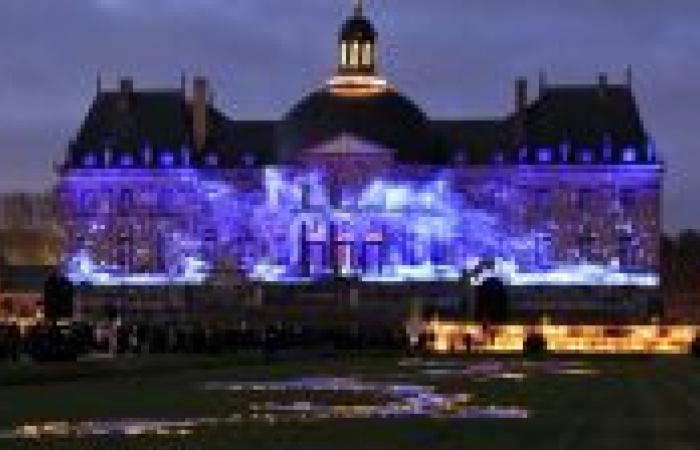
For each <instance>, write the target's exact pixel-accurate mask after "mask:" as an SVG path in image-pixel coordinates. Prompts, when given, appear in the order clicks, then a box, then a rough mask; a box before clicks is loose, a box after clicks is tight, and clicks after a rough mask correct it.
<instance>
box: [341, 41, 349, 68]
mask: <svg viewBox="0 0 700 450" xmlns="http://www.w3.org/2000/svg"><path fill="white" fill-rule="evenodd" d="M340 65H342V66H347V65H348V44H346V43H345V42H343V43H342V44H341V45H340Z"/></svg>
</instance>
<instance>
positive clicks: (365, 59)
mask: <svg viewBox="0 0 700 450" xmlns="http://www.w3.org/2000/svg"><path fill="white" fill-rule="evenodd" d="M372 59H373V55H372V43H371V42H365V45H364V47H363V49H362V64H363V65H365V66H371V65H372Z"/></svg>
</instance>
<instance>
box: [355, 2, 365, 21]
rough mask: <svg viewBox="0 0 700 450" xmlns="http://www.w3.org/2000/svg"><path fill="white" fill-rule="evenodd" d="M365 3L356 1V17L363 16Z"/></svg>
mask: <svg viewBox="0 0 700 450" xmlns="http://www.w3.org/2000/svg"><path fill="white" fill-rule="evenodd" d="M363 6H364V5H363V3H362V0H355V15H356V16H358V17H359V16H362V15H364V14H363V9H364V8H363Z"/></svg>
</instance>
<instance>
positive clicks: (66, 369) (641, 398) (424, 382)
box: [0, 356, 700, 450]
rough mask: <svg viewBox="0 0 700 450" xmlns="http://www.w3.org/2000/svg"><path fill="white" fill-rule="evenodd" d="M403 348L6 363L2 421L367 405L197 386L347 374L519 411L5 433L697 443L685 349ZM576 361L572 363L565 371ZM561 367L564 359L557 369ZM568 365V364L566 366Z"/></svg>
mask: <svg viewBox="0 0 700 450" xmlns="http://www.w3.org/2000/svg"><path fill="white" fill-rule="evenodd" d="M402 360H403V358H398V357H388V356H384V357H380V356H377V357H374V358H364V359H360V358H356V359H348V360H329V359H313V360H303V361H300V360H295V361H292V360H289V359H286V360H284V361H283V360H279V361H275V362H272V363H268V364H263V363H262V361H261V360H260V359H259V358H256V357H248V358H242V357H219V358H209V357H187V356H178V357H158V358H154V359H153V358H152V359H147V360H146V359H144V360H121V361H107V362H91V363H87V362H85V363H78V364H67V365H60V366H51V367H32V366H22V367H17V366H14V367H11V366H2V367H0V368H1V369H2V372H1V373H0V430H4V431H9V430H12V429H14V428H15V427H16V426H17V425H19V424H25V423H38V422H43V421H71V422H80V421H85V420H91V421H95V420H99V421H108V420H115V419H117V420H118V419H127V418H131V419H135V418H140V419H161V420H163V419H182V418H192V417H206V418H225V417H231V415H232V414H234V413H236V412H242V411H249V409H250V405H251V404H262V403H265V402H268V403H270V402H281V403H285V404H289V403H294V402H302V401H303V402H309V403H322V404H334V405H363V404H367V403H371V402H374V403H376V404H382V403H386V402H389V401H391V399H388V398H386V397H387V395H385V394H377V393H374V392H344V391H339V392H325V391H319V392H306V391H303V390H296V391H285V390H279V391H274V392H256V391H250V392H249V391H240V390H239V391H222V390H204V389H202V386H203V384H204V383H208V382H212V381H226V382H238V381H247V382H255V383H257V382H262V381H272V380H277V381H280V380H287V379H296V378H299V377H350V376H352V377H354V378H356V379H361V380H363V381H364V382H367V383H375V382H376V383H387V384H392V383H394V384H396V383H401V384H404V385H406V384H411V385H420V386H429V387H431V388H433V389H434V391H435V392H438V393H443V394H450V393H465V394H469V395H470V398H469V404H470V405H472V406H474V407H487V406H488V407H490V406H496V407H518V408H521V409H524V410H527V412H528V417H527V418H525V419H500V418H466V419H465V418H459V419H456V418H433V417H411V418H387V419H380V418H376V417H375V418H371V419H367V418H337V417H335V418H326V417H316V418H313V419H312V420H302V419H296V418H294V416H293V414H288V415H286V416H284V417H287V419H285V420H275V421H274V422H273V423H268V422H267V421H265V420H247V419H242V420H240V421H238V422H235V423H233V422H232V423H226V424H222V423H218V422H217V423H216V424H214V425H210V426H206V427H199V428H197V427H195V428H193V429H191V430H189V431H188V433H189V434H186V435H155V434H149V435H139V436H124V435H114V436H101V437H100V436H89V437H83V438H76V437H73V438H67V437H46V438H42V439H17V440H14V439H0V448H37V449H50V448H56V449H83V448H86V449H87V448H91V449H102V448H109V449H111V448H115V449H117V448H129V449H174V448H181V449H210V448H211V449H237V448H241V449H299V450H301V449H304V450H311V449H353V450H357V449H377V450H393V449H429V450H441V449H488V450H500V449H537V450H539V449H586V450H589V449H596V450H598V449H615V450H618V449H628V448H630V449H678V450H681V449H683V450H685V449H687V450H690V449H698V448H700V361H698V360H693V359H691V358H689V357H617V358H613V357H588V358H585V357H581V356H575V357H563V356H562V357H557V358H556V359H547V360H543V361H542V362H537V363H525V362H523V361H522V360H521V359H519V358H516V357H499V358H490V357H469V358H461V359H457V358H453V359H441V360H439V361H438V362H435V361H432V364H431V365H428V363H429V362H430V361H426V360H422V361H419V360H411V361H405V360H403V361H402ZM567 368H568V369H571V370H568V369H567ZM560 369H562V370H563V371H562V370H560ZM564 369H567V370H568V371H566V370H564Z"/></svg>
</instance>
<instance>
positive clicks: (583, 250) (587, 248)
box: [578, 231, 595, 262]
mask: <svg viewBox="0 0 700 450" xmlns="http://www.w3.org/2000/svg"><path fill="white" fill-rule="evenodd" d="M594 243H595V236H593V233H591V232H590V231H585V232H584V233H583V234H582V235H581V236H580V237H579V240H578V247H579V248H578V250H579V253H578V254H579V257H580V258H581V259H582V260H583V261H586V262H590V261H592V260H593V246H594Z"/></svg>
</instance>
